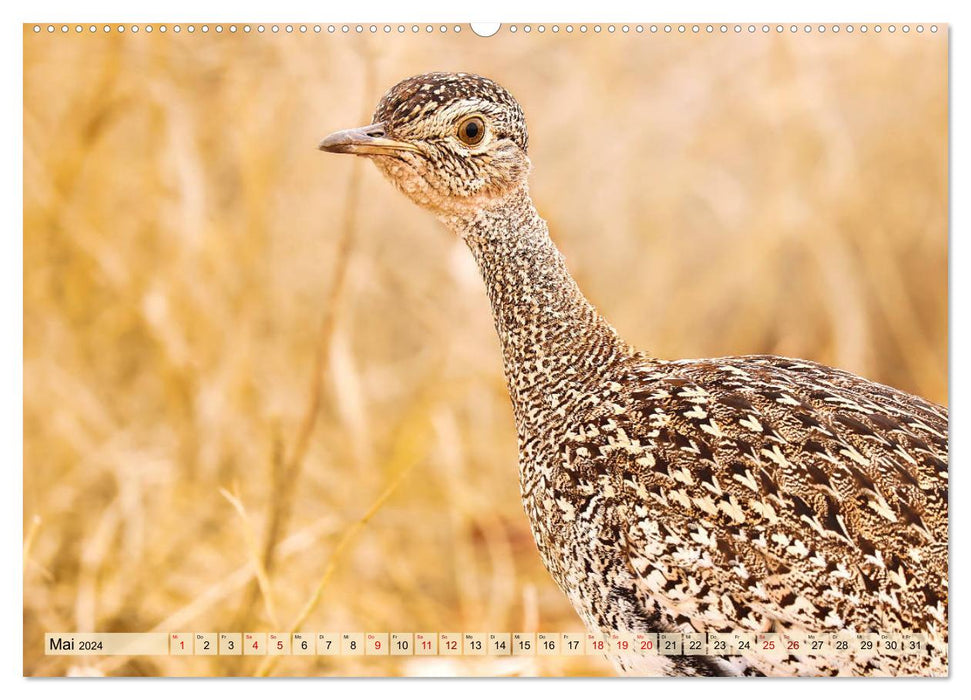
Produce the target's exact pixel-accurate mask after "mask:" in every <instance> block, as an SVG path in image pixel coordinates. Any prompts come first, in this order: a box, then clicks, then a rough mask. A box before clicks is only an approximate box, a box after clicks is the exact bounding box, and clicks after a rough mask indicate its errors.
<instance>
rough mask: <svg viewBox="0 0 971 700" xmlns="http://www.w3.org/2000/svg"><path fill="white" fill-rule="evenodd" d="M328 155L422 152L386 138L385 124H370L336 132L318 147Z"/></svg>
mask: <svg viewBox="0 0 971 700" xmlns="http://www.w3.org/2000/svg"><path fill="white" fill-rule="evenodd" d="M317 148H318V149H320V150H321V151H327V152H328V153H353V154H355V155H359V156H361V155H365V156H368V155H370V156H374V155H377V156H382V155H389V154H393V153H395V152H397V151H414V152H415V153H421V151H420V150H419V149H418V148H417V147H416V146H414V145H412V144H410V143H407V142H405V141H395V140H394V139H389V138H388V137H387V136H385V132H384V124H380V123H379V124H369V125H367V126H361V127H358V128H356V129H345V130H344V131H336V132H334V133H333V134H331V135H330V136H328V137H327V138H325V139H324V140H323V141H321V142H320V144H319V145H318V146H317Z"/></svg>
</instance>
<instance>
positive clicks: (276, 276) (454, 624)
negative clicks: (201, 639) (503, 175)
mask: <svg viewBox="0 0 971 700" xmlns="http://www.w3.org/2000/svg"><path fill="white" fill-rule="evenodd" d="M946 56H947V39H946V37H945V36H944V33H943V32H942V33H940V34H938V35H937V36H932V35H930V34H925V35H916V34H911V35H909V36H904V35H900V34H898V35H896V36H890V35H887V34H886V33H884V34H882V35H875V34H873V33H872V32H871V33H869V34H867V35H860V34H859V33H857V34H855V35H852V36H848V35H846V34H845V33H843V34H841V35H839V36H836V35H833V34H832V33H828V34H826V35H822V36H820V35H818V34H816V33H815V32H814V33H813V34H812V35H809V36H805V35H802V34H801V33H800V34H799V35H796V36H790V35H788V34H785V35H782V36H776V35H775V34H774V33H773V34H770V35H768V36H763V35H761V34H759V35H755V36H748V35H744V34H743V35H741V36H735V35H732V34H729V35H727V36H722V35H718V34H716V35H714V36H705V35H704V34H702V35H701V36H691V35H687V36H684V35H671V36H666V35H648V34H644V35H636V34H634V33H631V34H630V35H626V36H624V35H621V34H620V33H619V32H618V33H617V34H615V35H608V34H606V33H603V34H600V35H594V34H588V35H583V36H581V35H579V34H576V33H575V34H573V35H570V36H567V35H565V34H562V33H561V34H560V35H557V36H553V35H551V34H549V33H547V34H546V35H539V34H537V33H535V32H534V33H533V34H531V35H529V36H526V35H524V34H523V33H522V32H520V33H517V34H510V33H509V32H508V31H505V30H504V31H502V32H500V34H499V35H497V36H495V37H492V38H490V39H482V38H478V37H475V36H473V35H472V34H471V33H470V32H469V31H468V29H467V28H465V30H464V31H463V32H462V33H461V34H459V35H455V34H453V33H449V34H447V35H442V34H440V33H439V32H438V31H437V30H436V31H435V32H434V33H433V34H430V35H429V34H426V33H425V32H424V31H422V32H421V34H420V35H417V36H416V35H412V34H410V33H407V34H405V35H404V36H398V35H396V34H393V35H391V36H384V35H380V34H379V35H377V36H368V35H367V34H366V33H365V35H363V36H360V35H355V34H354V33H353V31H352V33H351V35H350V36H344V35H341V34H340V33H339V32H338V34H336V35H328V34H326V32H325V33H323V34H321V35H314V34H313V33H308V34H307V35H300V34H293V35H286V34H284V33H282V32H281V33H280V34H279V35H272V34H270V33H267V34H264V35H257V34H255V33H253V34H250V35H243V34H242V33H238V34H235V35H230V34H228V33H224V34H222V35H216V34H215V33H213V32H210V33H209V34H207V35H201V34H199V33H196V34H195V35H188V34H185V33H183V34H181V35H174V34H172V33H171V32H170V33H168V34H166V35H161V34H159V33H158V32H157V31H156V32H155V33H153V34H151V35H147V34H145V33H144V32H142V33H140V34H138V35H132V34H131V33H130V32H128V33H126V34H125V35H119V34H118V32H117V31H114V32H112V33H110V34H108V35H104V34H102V33H100V32H99V33H98V34H96V35H91V34H89V33H87V32H85V33H84V34H81V35H74V34H73V32H72V33H71V34H69V35H60V34H55V35H47V34H46V33H42V34H41V35H34V34H33V33H32V32H31V31H30V29H29V27H27V28H25V35H24V72H25V76H24V132H25V148H24V177H25V191H24V369H25V379H24V447H25V452H24V518H25V522H24V532H25V535H24V537H25V547H24V549H25V551H24V673H25V674H27V675H58V674H64V673H87V674H101V673H104V674H136V675H138V674H163V675H209V674H218V675H222V674H231V675H236V674H252V673H257V672H259V673H273V674H306V673H311V674H349V675H380V674H385V673H388V674H401V675H417V674H426V673H433V674H446V675H448V674H503V675H505V674H509V675H513V674H541V675H551V674H603V673H610V672H611V670H610V668H609V667H608V666H607V665H606V664H605V663H603V662H601V661H600V660H598V659H594V658H586V659H569V658H550V659H538V658H537V659H532V660H495V659H485V660H475V659H470V658H465V659H419V658H382V659H373V658H347V657H345V658H336V659H335V658H327V657H316V658H301V657H289V658H284V659H281V660H280V661H279V663H277V664H276V665H274V666H267V665H261V664H264V663H265V662H263V661H261V660H260V659H254V658H243V659H240V658H226V657H195V658H164V657H163V658H154V657H153V658H138V659H115V658H112V659H101V660H99V659H93V660H84V659H70V658H65V657H45V656H44V655H43V653H42V644H43V642H42V640H43V633H44V632H46V631H73V630H80V631H85V630H91V631H93V630H97V631H148V630H154V629H158V630H162V631H233V630H235V631H243V630H245V631H253V630H263V631H286V630H289V629H291V627H293V626H297V627H300V628H301V629H303V630H307V631H316V630H320V631H325V630H326V631H485V632H488V631H512V630H515V631H524V630H536V629H543V630H564V631H568V630H579V629H580V628H581V625H580V623H579V621H578V619H577V618H576V616H575V614H574V613H573V611H572V610H571V608H570V607H569V605H568V603H567V602H566V599H565V597H564V596H563V595H561V594H560V592H559V591H558V590H557V589H556V588H555V586H554V584H553V583H552V581H551V580H550V578H549V577H548V575H547V574H546V572H545V570H544V569H543V567H542V565H541V563H540V560H539V557H538V555H537V553H536V551H535V547H534V545H533V542H532V538H531V536H530V533H529V529H528V525H527V522H526V518H525V516H524V514H523V512H522V509H521V506H520V502H519V496H518V486H517V476H516V448H515V435H514V427H513V422H512V415H511V410H510V407H509V402H508V398H507V395H506V391H505V387H504V380H503V377H502V373H501V365H500V358H499V353H498V343H497V341H496V339H495V337H494V331H493V328H492V321H491V318H490V315H489V309H488V304H487V301H486V298H485V295H484V293H483V290H482V288H481V284H480V282H479V280H478V278H477V273H476V270H475V268H474V265H473V264H472V261H471V259H470V257H469V256H468V255H467V252H466V251H465V250H464V248H463V247H462V244H461V243H460V242H457V241H455V240H453V239H452V237H451V235H450V234H448V233H447V232H445V231H444V230H443V229H442V228H441V227H440V226H439V225H438V224H437V223H436V222H435V221H434V220H433V219H432V218H431V217H430V216H429V215H427V214H426V213H424V212H422V211H419V210H418V209H416V208H415V207H414V206H412V205H411V204H410V203H409V202H407V201H406V200H405V199H404V197H402V196H401V195H399V194H398V193H396V192H394V191H393V189H392V188H391V186H390V185H389V184H388V183H386V182H384V181H383V180H382V179H381V177H380V176H379V174H378V173H377V171H376V170H375V169H374V168H373V167H372V166H371V165H370V164H368V163H366V162H361V161H359V162H355V161H354V159H352V158H350V157H337V156H331V155H326V154H322V153H319V152H317V151H316V150H315V146H316V144H317V142H318V140H319V139H320V138H321V137H323V136H324V135H326V134H327V133H329V132H331V131H333V130H336V129H339V128H345V127H350V126H356V125H360V124H362V123H365V122H366V120H367V117H368V116H369V115H370V112H371V110H372V109H373V106H374V104H376V102H377V100H378V98H379V97H380V95H381V94H382V93H383V91H384V90H385V89H386V88H388V87H390V86H391V85H392V84H393V83H395V82H397V81H398V80H399V79H401V78H403V77H405V76H408V75H410V74H414V73H419V72H424V71H428V70H467V71H474V72H479V73H482V74H485V75H488V76H490V77H493V78H495V79H496V80H498V81H499V82H501V83H502V84H503V85H505V86H506V87H508V88H509V89H510V90H511V91H512V92H513V94H515V95H516V96H517V97H518V98H519V100H520V101H521V103H522V104H523V107H524V109H525V111H526V114H527V118H528V122H529V128H530V134H531V138H530V155H531V157H532V159H533V163H534V166H535V171H534V174H533V176H532V187H533V193H534V197H535V199H536V202H537V205H538V207H539V208H540V210H541V212H542V213H544V215H545V216H546V217H547V218H548V219H549V221H550V225H551V229H552V231H553V235H554V237H555V239H556V240H557V242H558V243H559V245H560V247H561V248H562V250H563V251H564V253H565V254H566V256H567V259H568V261H569V263H570V265H571V268H572V269H573V271H574V273H575V275H576V277H577V279H578V281H579V282H580V284H581V286H582V287H583V288H584V289H585V290H586V292H587V293H588V295H589V296H590V298H591V299H592V300H593V301H594V302H595V303H596V304H598V305H599V306H600V307H601V309H602V310H603V311H604V312H605V314H606V315H607V317H608V318H610V319H611V320H612V321H613V322H614V324H615V325H616V326H617V327H618V328H619V329H620V330H621V332H622V333H623V334H624V335H625V336H626V337H627V338H628V339H630V340H631V341H632V342H634V343H635V344H637V345H639V346H640V347H642V348H645V349H649V350H651V351H652V352H654V353H656V354H657V355H659V356H662V357H668V358H672V357H703V356H713V355H727V354H742V353H776V354H783V355H792V356H800V357H806V358H810V359H813V360H817V361H821V362H824V363H828V364H832V365H836V366H839V367H843V368H846V369H849V370H852V371H855V372H858V373H860V374H862V375H864V376H867V377H869V378H872V379H875V380H878V381H881V382H884V383H888V384H891V385H894V386H897V387H900V388H902V389H905V390H908V391H911V392H916V393H918V394H921V395H923V396H925V397H927V398H929V399H932V400H934V401H938V402H942V403H945V402H946V401H947V214H948V213H947V196H948V184H947V183H948V179H947V169H948V163H947V118H948V117H947V58H946Z"/></svg>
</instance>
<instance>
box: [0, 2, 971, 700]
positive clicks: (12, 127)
mask: <svg viewBox="0 0 971 700" xmlns="http://www.w3.org/2000/svg"><path fill="white" fill-rule="evenodd" d="M968 4H969V3H967V2H964V3H963V5H965V6H966V5H968ZM14 5H15V6H14ZM861 5H862V3H861ZM11 6H13V7H11ZM3 13H4V20H5V21H4V23H3V24H2V25H0V26H2V27H3V29H4V32H5V33H4V37H3V38H4V41H3V44H2V49H3V51H4V59H5V60H4V62H3V63H4V68H5V70H4V80H5V85H4V87H5V88H6V89H5V91H4V93H3V94H5V95H7V96H11V95H16V96H19V105H18V104H17V102H18V101H17V100H14V99H11V102H14V105H13V106H11V107H10V108H8V109H6V110H4V111H3V120H4V121H3V125H4V130H3V133H4V134H5V135H6V137H7V138H8V143H9V140H10V139H12V140H14V142H15V145H14V148H13V149H9V148H8V149H7V150H6V155H7V158H5V163H4V165H5V167H4V180H3V182H2V184H3V187H2V189H0V192H2V193H3V194H2V196H3V197H4V205H5V206H4V207H3V211H4V212H10V213H12V214H14V215H15V216H14V217H13V218H14V221H13V222H11V224H10V225H9V226H7V227H6V229H5V231H4V233H5V235H4V236H3V237H2V245H3V255H2V258H0V259H2V260H3V264H4V266H5V269H4V270H3V274H2V277H0V279H2V284H3V288H2V292H0V305H2V308H3V322H4V330H5V331H6V334H5V336H4V342H3V343H0V353H2V356H0V366H2V367H3V368H4V369H5V372H4V376H5V379H6V381H5V382H4V383H3V386H4V388H5V389H6V391H5V392H4V397H3V403H2V419H0V425H2V426H3V431H4V434H3V437H4V440H3V441H2V443H0V444H3V445H5V446H7V450H6V452H7V455H8V457H7V460H5V461H6V464H4V473H5V474H6V476H7V478H8V479H9V480H10V482H9V483H8V484H7V488H6V490H5V495H6V499H7V502H6V503H5V504H4V505H6V506H7V507H6V512H7V514H8V518H9V519H10V520H9V521H8V522H7V523H6V527H5V528H4V532H5V534H6V537H5V538H4V548H5V550H6V551H5V553H6V555H7V558H6V559H5V561H6V562H7V564H8V566H7V567H6V576H5V577H4V591H3V592H4V593H5V595H4V600H5V601H6V603H7V604H6V605H5V606H4V608H3V615H4V617H3V627H2V628H0V629H3V630H4V633H3V634H2V635H0V640H2V641H0V659H2V661H0V663H2V664H3V668H4V671H5V672H4V675H3V686H4V687H5V688H4V689H5V690H7V691H8V693H9V695H8V696H10V697H17V696H21V695H25V694H28V693H29V695H30V696H31V697H36V698H57V700H64V699H65V697H66V696H70V697H71V698H72V699H73V698H85V697H86V696H94V695H97V697H98V700H102V699H104V698H115V697H117V698H125V700H129V698H130V697H131V695H132V694H133V693H137V694H138V695H139V700H153V699H154V698H162V697H163V696H166V697H167V696H170V695H171V693H172V692H179V693H182V692H185V691H186V690H188V689H189V688H190V687H191V688H192V690H193V691H196V693H197V694H198V695H199V696H201V695H202V694H203V693H211V692H213V691H214V690H215V688H214V686H213V685H212V681H209V680H203V679H191V680H183V681H177V682H178V686H170V685H168V683H169V682H172V681H159V680H157V679H156V680H154V681H153V680H121V679H113V680H112V681H110V682H97V681H95V682H92V681H90V680H86V681H85V682H82V683H78V682H72V681H67V682H64V681H57V682H50V681H43V680H40V679H32V680H30V681H26V680H23V679H22V678H21V675H22V672H23V671H22V663H23V653H22V641H23V640H22V633H23V619H22V609H23V605H22V603H23V595H22V594H23V591H22V585H23V579H22V575H21V571H20V570H19V568H18V567H17V566H16V565H15V563H16V562H20V561H21V544H22V541H23V538H22V523H23V517H22V516H23V501H22V484H23V443H22V439H23V422H22V421H23V397H22V395H21V394H19V392H18V389H21V390H22V387H23V355H22V353H23V345H22V332H23V270H22V261H23V242H22V221H23V199H22V184H23V182H22V172H23V171H22V164H23V144H22V142H19V143H18V139H19V138H20V136H21V134H22V133H23V130H22V104H23V102H22V99H23V93H22V88H23V83H22V75H23V51H22V37H23V35H22V29H21V27H20V24H21V23H23V22H29V21H61V22H66V21H72V20H74V21H77V20H89V19H90V20H97V21H99V22H105V21H109V20H110V21H125V22H172V21H181V22H189V21H199V20H204V21H210V22H213V21H225V20H236V21H239V20H244V21H245V20H259V19H265V20H268V21H272V20H273V19H281V20H286V19H287V18H289V19H291V20H305V21H314V20H318V21H335V22H341V21H373V22H396V21H448V22H450V23H451V22H460V23H462V24H466V23H467V22H469V21H471V20H494V19H497V18H502V19H504V20H506V21H508V22H523V21H529V22H535V21H537V20H542V21H545V22H550V21H551V20H555V21H558V22H578V21H585V22H589V21H591V20H594V21H601V22H610V21H615V22H634V21H653V22H688V21H726V22H727V21H732V20H737V21H743V20H744V21H752V20H763V21H773V22H774V21H781V22H806V21H808V22H813V23H819V22H826V23H832V22H854V23H859V22H863V21H866V22H891V21H892V22H920V21H922V22H926V23H930V22H938V23H945V22H946V23H951V24H953V25H954V26H953V27H952V35H951V37H952V41H951V60H952V64H951V80H952V86H951V112H950V115H951V116H950V119H951V124H952V126H954V125H956V124H957V123H958V122H959V121H963V122H965V123H971V117H969V115H971V109H969V99H971V93H969V87H968V84H967V80H968V76H969V75H971V59H969V56H971V46H969V44H968V42H969V41H971V39H969V37H971V22H968V10H967V8H966V7H963V6H962V4H961V3H958V2H945V1H942V0H922V1H921V2H919V3H917V2H913V1H910V2H906V1H903V0H883V1H882V2H880V3H872V2H871V3H867V4H866V5H865V9H861V7H859V6H857V5H854V4H853V3H850V2H847V1H846V0H817V1H816V2H813V3H811V4H810V3H806V4H805V5H804V6H794V5H793V4H787V5H783V4H781V3H778V2H770V1H768V0H736V1H735V2H731V3H729V2H724V1H723V2H717V1H715V0H705V1H698V2H693V3H692V4H691V5H690V6H687V5H684V4H682V3H670V4H668V5H646V4H644V3H634V2H632V1H631V0H628V1H626V2H622V1H616V0H614V1H612V0H598V1H597V2H596V4H595V5H593V7H592V8H590V9H587V8H586V7H584V6H582V5H578V4H577V5H572V6H568V5H566V4H565V3H562V2H560V3H555V4H554V3H552V2H543V3H537V4H536V5H532V6H530V5H528V4H526V3H523V2H522V0H518V1H517V0H491V1H490V2H489V3H487V4H485V3H479V4H468V3H459V2H455V1H454V0H453V1H452V2H445V1H444V0H430V1H428V2H423V3H422V4H421V6H418V5H417V4H416V3H402V2H401V1H400V0H399V1H398V2H395V3H392V2H390V1H388V0H372V2H369V3H343V4H335V3H323V2H320V1H319V0H318V1H317V2H310V1H309V0H274V2H273V3H272V4H271V3H267V2H265V1H264V2H263V3H257V2H252V1H245V2H236V3H233V4H231V5H230V4H228V3H226V4H218V3H206V2H202V1H201V0H191V1H190V0H168V1H167V2H166V3H164V5H161V4H160V5H157V6H150V5H143V6H137V7H136V6H133V5H132V4H131V3H129V2H122V1H121V0H88V1H87V2H85V3H83V4H80V3H78V2H76V1H75V2H69V1H67V0H55V1H51V2H39V1H35V2H30V3H8V4H7V7H5V8H4V10H3ZM470 15H472V16H470ZM17 106H19V107H20V109H16V107H17ZM967 130H968V127H965V131H961V130H959V129H957V128H954V129H953V131H952V133H951V139H952V140H951V153H952V157H951V183H950V191H951V200H950V201H951V207H952V218H951V232H952V239H951V240H952V245H951V250H950V258H949V260H950V264H951V271H952V274H951V276H950V279H951V285H952V287H951V291H952V296H951V300H950V309H952V310H953V309H954V308H955V307H958V308H959V309H962V310H964V311H965V313H964V318H963V319H962V318H961V316H959V315H958V314H956V313H953V311H952V313H951V326H950V338H951V339H952V341H951V342H952V345H951V352H950V357H968V356H971V342H969V339H968V329H969V326H971V320H969V319H971V315H969V314H968V313H967V309H968V307H969V306H971V294H969V289H971V280H969V279H968V272H969V271H971V253H969V252H968V251H969V247H971V242H969V241H968V238H969V235H971V231H969V230H968V220H969V215H968V210H969V206H971V205H969V204H968V203H967V202H966V201H965V202H961V201H960V200H958V199H957V198H956V196H955V195H956V193H957V192H967V191H969V189H971V181H969V179H968V175H967V173H968V172H969V163H971V151H969V146H968V143H969V141H971V137H968V136H966V135H965V134H966V132H967ZM11 151H13V152H12V153H11ZM962 239H963V240H962ZM962 278H963V279H962ZM18 336H19V338H18ZM950 376H951V382H952V383H951V392H950V402H949V403H950V406H951V408H952V409H953V408H954V407H955V406H958V407H959V410H958V411H956V412H954V414H953V416H952V420H956V421H957V424H956V426H955V427H952V429H951V432H952V434H954V435H958V436H961V435H968V434H971V425H969V419H968V417H967V416H968V412H967V411H962V410H960V408H961V407H963V406H964V405H965V404H966V403H968V401H969V393H971V385H969V372H968V370H967V369H965V368H964V367H963V366H962V364H961V363H959V362H955V363H952V366H951V375H950ZM962 428H963V430H962ZM951 449H952V459H953V460H954V461H955V462H956V463H958V464H963V463H965V462H967V459H962V457H965V456H966V455H969V454H971V451H969V449H968V448H967V447H966V444H965V443H963V442H962V441H960V440H959V441H958V443H957V444H955V445H952V448H951ZM960 472H961V470H957V471H956V472H952V476H951V479H952V481H951V489H952V493H953V492H954V487H955V486H956V485H957V486H960V485H961V478H962V477H961V476H960ZM950 515H951V533H952V541H953V542H959V541H966V540H967V539H968V538H967V535H968V533H967V532H964V530H966V524H965V523H966V521H965V519H964V516H963V514H962V513H961V512H960V509H959V508H952V509H951V511H950ZM962 535H964V537H962ZM967 570H968V564H967V558H965V559H964V560H963V561H962V560H960V559H956V560H955V559H952V561H951V578H952V580H958V581H964V580H965V579H966V578H967V576H964V575H962V574H965V573H966V572H967ZM952 600H953V598H952ZM962 612H963V608H962V607H961V606H960V605H958V606H954V607H952V610H951V624H952V626H953V623H954V621H955V620H957V621H959V627H960V624H961V623H963V621H964V617H965V616H964V615H963V614H962ZM952 639H953V636H952ZM954 659H955V657H954V656H953V643H952V656H951V663H952V668H956V667H957V666H958V664H957V663H955V660H954ZM952 673H953V671H952ZM961 680H963V679H961ZM269 682H274V683H281V682H283V683H286V684H287V686H288V687H289V688H291V689H292V690H291V692H294V691H296V692H301V691H302V692H326V693H335V692H347V693H352V692H353V693H360V692H361V691H362V690H363V689H364V688H363V687H362V686H361V685H360V683H361V682H360V681H351V680H340V679H332V680H328V682H327V683H328V684H327V686H326V689H325V688H322V687H314V688H313V689H311V688H310V687H309V686H304V685H302V684H303V683H310V682H313V680H312V679H305V680H295V679H286V680H277V681H269ZM365 682H366V683H368V686H369V689H370V690H374V691H377V692H381V689H382V688H383V689H384V692H387V693H389V694H393V695H394V697H395V700H410V698H412V697H414V698H423V699H424V698H428V697H444V696H446V695H452V696H454V695H457V694H459V693H461V695H462V700H476V699H477V698H480V697H481V698H485V697H489V696H492V695H494V694H495V693H502V694H503V695H504V696H507V697H512V698H516V697H525V696H526V694H527V693H528V694H529V695H530V696H533V695H534V694H535V693H536V692H550V690H553V691H554V692H556V693H557V696H558V697H557V700H565V699H566V698H572V697H577V698H579V697H583V698H589V697H590V696H591V695H592V694H598V695H599V694H600V693H603V692H604V691H608V689H610V690H609V691H608V692H620V693H622V694H624V695H627V694H629V693H631V692H638V693H640V692H659V691H660V692H665V693H671V692H677V693H678V694H679V695H680V696H681V697H688V698H691V697H693V696H695V695H698V696H700V695H701V694H702V693H704V694H705V695H706V696H710V694H711V693H712V692H713V688H712V687H711V686H710V685H707V684H698V683H686V682H684V681H679V680H677V679H670V680H667V679H665V680H652V681H650V682H652V683H663V686H658V685H655V686H652V687H651V688H650V689H649V690H648V689H642V688H637V689H635V688H634V686H632V685H631V684H630V682H629V681H627V682H624V681H621V682H622V683H623V685H616V683H617V681H612V680H609V679H608V680H587V681H582V682H578V683H565V682H563V681H559V682H556V686H555V688H546V687H544V688H542V689H540V688H539V686H538V685H534V684H533V683H527V684H524V683H517V684H515V685H510V684H509V683H503V685H502V686H501V687H500V686H499V685H496V684H495V683H496V682H495V681H493V682H490V683H469V682H461V681H443V680H436V681H427V680H426V681H420V680H410V681H409V682H408V683H406V684H404V685H396V686H395V687H394V688H393V689H391V687H390V686H388V685H387V681H385V680H383V679H382V680H372V681H365ZM733 682H736V683H737V682H745V683H746V685H745V689H744V692H745V693H746V694H751V693H753V691H754V692H756V694H758V693H760V692H761V693H766V694H768V693H772V694H777V693H779V692H782V691H783V690H784V692H785V693H786V695H787V696H790V697H791V698H792V700H802V698H807V699H808V698H810V697H812V698H813V700H818V694H819V693H820V692H825V693H826V694H827V695H834V694H835V695H844V694H845V695H846V696H849V694H850V693H853V694H858V693H859V692H860V690H861V686H859V685H857V683H852V684H847V683H840V684H834V682H832V681H826V686H825V688H823V686H822V685H817V683H816V682H811V681H808V679H807V681H803V682H798V681H797V682H794V683H793V682H789V683H787V685H786V686H785V688H784V689H783V688H782V687H781V686H780V685H778V682H776V681H769V682H768V683H769V684H768V685H764V683H766V681H762V680H760V681H752V682H746V681H738V680H735V681H733ZM865 682H867V683H873V682H878V683H881V688H880V692H881V693H883V694H884V695H887V694H888V688H887V686H886V684H887V683H893V682H895V681H893V680H886V681H879V680H867V681H865ZM231 683H232V692H233V694H234V698H239V699H240V700H248V699H249V698H258V697H259V698H263V696H265V694H266V693H267V692H279V690H277V689H274V690H270V689H269V688H268V686H267V685H266V684H265V683H266V682H263V683H253V682H249V683H247V682H245V681H241V680H234V681H231ZM294 683H299V684H301V685H300V687H299V688H297V687H296V686H294V685H293V684H294ZM675 683H679V685H678V686H677V687H675V685H674V684H675ZM756 683H762V684H763V685H761V686H760V690H759V691H755V688H756V685H755V684H756ZM934 683H935V685H934V687H933V688H930V687H928V688H926V689H925V688H924V687H923V686H922V687H920V688H918V687H917V686H915V685H912V684H908V685H907V686H901V685H896V686H894V690H893V691H889V694H890V695H891V696H892V695H893V694H895V693H900V694H901V695H902V694H903V692H904V691H905V690H906V692H907V693H908V695H910V694H912V693H914V692H932V693H934V695H935V696H938V697H939V696H941V695H950V694H954V691H955V689H957V688H958V687H959V686H960V685H962V683H961V682H956V681H952V682H948V683H941V682H940V681H936V682H934ZM68 684H69V685H68ZM335 684H336V685H335ZM608 684H611V685H608ZM278 687H279V686H278ZM733 691H734V692H738V687H737V686H735V687H733ZM715 692H717V691H715ZM965 692H966V691H965ZM787 700H788V699H787Z"/></svg>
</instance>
